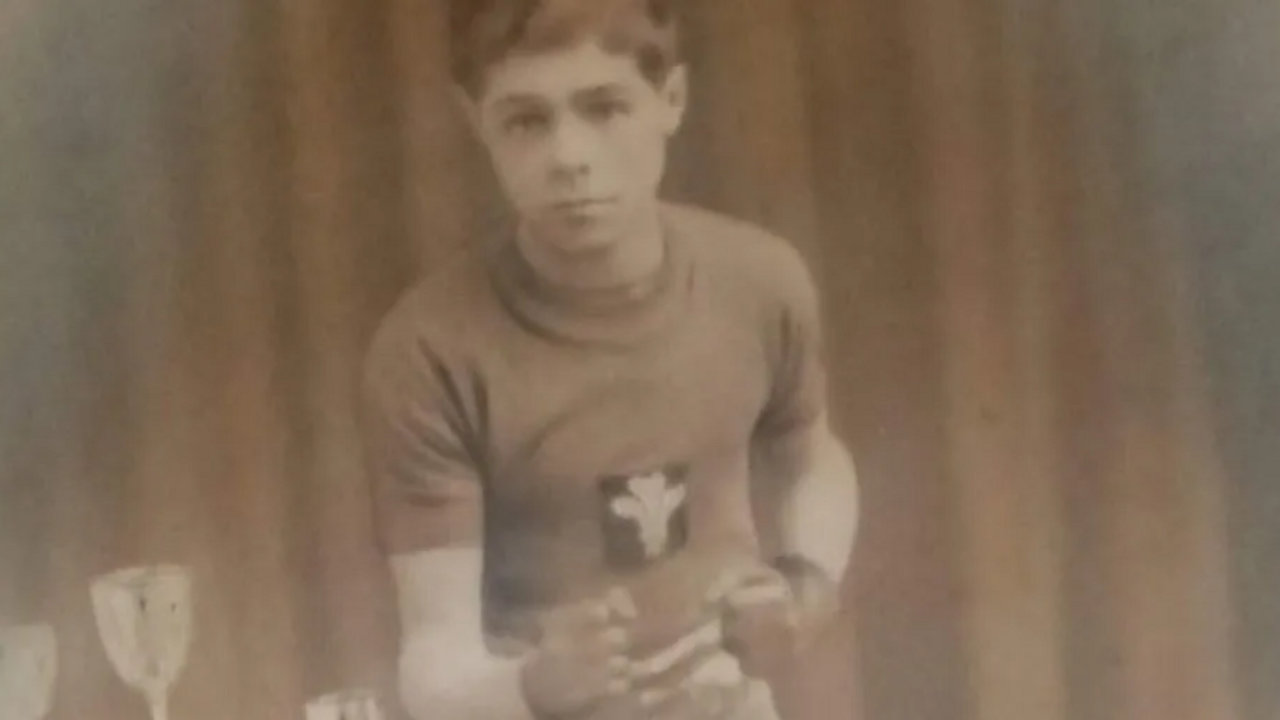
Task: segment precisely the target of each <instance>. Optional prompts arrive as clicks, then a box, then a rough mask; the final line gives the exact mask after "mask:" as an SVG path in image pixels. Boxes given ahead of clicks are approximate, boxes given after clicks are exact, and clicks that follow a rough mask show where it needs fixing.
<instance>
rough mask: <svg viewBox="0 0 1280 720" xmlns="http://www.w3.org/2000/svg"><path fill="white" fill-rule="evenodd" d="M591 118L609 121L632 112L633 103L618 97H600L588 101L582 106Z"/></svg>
mask: <svg viewBox="0 0 1280 720" xmlns="http://www.w3.org/2000/svg"><path fill="white" fill-rule="evenodd" d="M582 111H583V114H585V115H586V116H587V118H588V119H589V120H591V121H592V122H597V123H607V122H609V121H611V120H614V119H616V118H618V117H621V116H624V115H628V114H630V113H631V104H630V103H628V102H627V101H625V100H621V99H618V98H600V99H596V100H590V101H588V102H587V103H586V104H585V105H584V106H583V108H582Z"/></svg>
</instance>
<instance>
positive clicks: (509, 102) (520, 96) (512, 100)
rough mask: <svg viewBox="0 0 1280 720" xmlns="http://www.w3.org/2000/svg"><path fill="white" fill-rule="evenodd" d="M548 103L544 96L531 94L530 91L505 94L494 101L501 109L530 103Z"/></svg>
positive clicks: (524, 105) (494, 104)
mask: <svg viewBox="0 0 1280 720" xmlns="http://www.w3.org/2000/svg"><path fill="white" fill-rule="evenodd" d="M546 104H547V101H546V99H544V98H542V97H541V96H538V95H531V94H528V93H512V94H510V95H503V96H502V97H499V98H498V99H496V100H494V101H493V106H494V107H496V108H499V109H502V108H520V107H526V106H529V105H538V106H541V105H546Z"/></svg>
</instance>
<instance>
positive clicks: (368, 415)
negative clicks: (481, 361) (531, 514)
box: [360, 326, 483, 555]
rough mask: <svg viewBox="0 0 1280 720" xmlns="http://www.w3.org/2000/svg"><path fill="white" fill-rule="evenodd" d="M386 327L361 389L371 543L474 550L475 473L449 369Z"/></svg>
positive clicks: (401, 548) (390, 549) (388, 547)
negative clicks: (371, 508)
mask: <svg viewBox="0 0 1280 720" xmlns="http://www.w3.org/2000/svg"><path fill="white" fill-rule="evenodd" d="M392 328H393V329H391V330H387V329H384V331H383V332H381V333H380V334H379V336H377V337H376V338H375V340H374V343H373V345H372V348H371V350H370V352H369V354H368V356H367V358H366V361H365V366H364V371H363V381H362V384H361V392H360V424H361V436H362V440H363V444H364V454H365V465H366V469H367V475H368V480H369V484H370V490H371V493H372V507H373V512H374V529H375V534H376V539H377V542H378V544H379V546H380V548H381V550H382V551H383V552H384V553H385V554H387V555H396V554H402V553H410V552H417V551H423V550H432V549H437V548H443V547H457V546H478V545H479V544H480V542H481V538H482V533H483V527H482V523H483V513H482V506H483V491H482V484H481V473H480V470H479V463H478V462H477V461H476V458H477V452H476V447H477V445H476V442H475V438H474V436H473V434H472V431H471V429H470V428H469V423H468V422H467V420H466V412H465V409H464V405H463V398H462V394H461V392H460V384H459V383H458V379H457V377H456V375H455V371H454V370H453V369H451V368H450V367H449V364H448V363H447V362H445V361H444V359H443V358H441V357H440V356H439V355H438V354H437V353H435V352H433V351H432V349H431V348H430V347H429V345H428V344H427V343H426V342H425V340H423V339H422V338H416V337H406V336H405V335H404V334H403V333H397V332H396V331H395V330H394V326H392Z"/></svg>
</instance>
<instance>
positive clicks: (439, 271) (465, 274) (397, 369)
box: [363, 249, 493, 383]
mask: <svg viewBox="0 0 1280 720" xmlns="http://www.w3.org/2000/svg"><path fill="white" fill-rule="evenodd" d="M491 295H492V293H491V290H490V287H489V284H488V278H487V275H486V265H485V262H484V258H483V253H482V252H480V251H479V250H474V249H464V250H460V251H457V252H455V253H453V254H452V255H450V256H449V257H447V258H445V259H443V260H442V261H441V262H440V263H439V265H438V266H437V267H435V268H433V269H432V270H430V271H428V272H426V273H423V274H421V275H419V276H418V278H417V279H416V280H415V281H414V282H413V283H412V284H411V285H409V286H408V287H407V288H406V289H405V290H404V291H403V292H402V293H401V294H400V295H399V296H398V297H397V299H396V301H395V302H394V303H393V304H392V306H391V307H390V309H388V310H387V312H386V313H385V314H384V315H383V316H382V317H381V319H380V320H379V321H378V323H377V325H376V326H375V327H374V330H373V332H372V334H371V336H370V340H369V342H368V345H367V349H366V352H365V356H364V367H363V371H364V379H365V382H366V383H368V382H369V381H370V380H371V379H373V378H376V377H393V376H396V375H398V374H400V373H402V372H404V370H405V368H406V366H415V367H421V365H422V363H424V362H428V361H431V362H442V363H446V364H448V359H450V358H457V357H461V356H463V355H465V354H466V349H467V348H468V347H471V346H474V345H475V344H476V341H475V339H474V336H475V335H476V334H477V333H478V332H480V331H481V330H480V329H481V327H482V326H484V325H486V324H487V323H485V322H484V318H485V317H486V316H487V315H489V314H491V312H492V305H493V299H492V297H491Z"/></svg>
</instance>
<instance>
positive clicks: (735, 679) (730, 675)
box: [685, 650, 745, 690]
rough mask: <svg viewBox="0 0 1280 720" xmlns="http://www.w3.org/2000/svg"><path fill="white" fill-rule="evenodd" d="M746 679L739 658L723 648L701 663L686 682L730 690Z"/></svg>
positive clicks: (691, 684) (698, 686)
mask: <svg viewBox="0 0 1280 720" xmlns="http://www.w3.org/2000/svg"><path fill="white" fill-rule="evenodd" d="M744 680H745V677H744V675H743V673H742V665H741V664H740V663H739V662H738V658H736V657H734V656H733V655H731V654H729V653H727V652H725V651H723V650H722V651H720V652H717V653H715V654H714V655H712V656H711V657H709V658H707V659H706V660H704V661H703V662H702V663H701V664H699V665H698V667H697V668H696V669H695V670H694V671H693V672H692V673H690V674H689V678H688V679H687V680H686V681H685V683H686V685H689V686H692V687H695V688H718V689H722V690H728V689H732V688H735V687H737V686H739V685H740V684H742V682H743V681H744Z"/></svg>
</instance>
